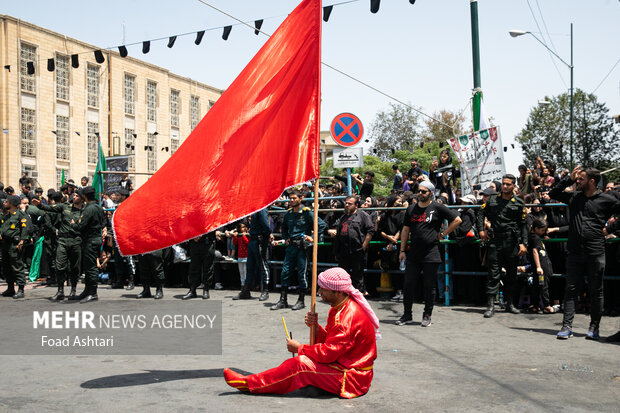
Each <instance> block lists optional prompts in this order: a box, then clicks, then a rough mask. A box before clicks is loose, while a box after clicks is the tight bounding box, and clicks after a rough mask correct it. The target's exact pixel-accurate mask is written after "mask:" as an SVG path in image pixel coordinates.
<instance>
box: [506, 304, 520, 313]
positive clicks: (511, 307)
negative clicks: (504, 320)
mask: <svg viewBox="0 0 620 413" xmlns="http://www.w3.org/2000/svg"><path fill="white" fill-rule="evenodd" d="M506 312H507V313H512V314H521V310H519V309H518V308H517V307H515V306H514V305H512V303H508V304H506Z"/></svg>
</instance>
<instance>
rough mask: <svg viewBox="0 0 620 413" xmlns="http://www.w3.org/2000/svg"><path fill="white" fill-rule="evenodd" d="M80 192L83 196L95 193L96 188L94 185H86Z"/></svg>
mask: <svg viewBox="0 0 620 413" xmlns="http://www.w3.org/2000/svg"><path fill="white" fill-rule="evenodd" d="M78 193H79V194H80V195H82V196H89V195H95V188H93V187H92V186H85V187H84V188H82V189H80V190H79V191H78Z"/></svg>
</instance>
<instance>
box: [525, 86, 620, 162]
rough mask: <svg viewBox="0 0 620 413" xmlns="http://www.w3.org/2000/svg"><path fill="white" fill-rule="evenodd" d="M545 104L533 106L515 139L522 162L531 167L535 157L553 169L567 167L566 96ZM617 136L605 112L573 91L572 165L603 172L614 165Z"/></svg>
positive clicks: (617, 153)
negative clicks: (520, 147)
mask: <svg viewBox="0 0 620 413" xmlns="http://www.w3.org/2000/svg"><path fill="white" fill-rule="evenodd" d="M545 100H546V101H548V102H550V103H549V104H545V105H539V106H536V107H534V108H533V109H532V110H531V112H530V115H529V117H528V119H527V123H526V125H525V127H524V128H523V130H522V131H521V133H519V134H518V135H517V136H516V140H517V141H518V142H519V143H520V144H521V146H522V147H523V154H524V160H525V162H526V163H527V164H528V165H533V164H534V161H535V159H536V157H538V156H541V157H542V158H543V159H544V160H548V161H551V162H553V163H554V164H555V165H556V166H557V167H566V168H568V167H569V164H570V96H569V94H568V93H564V94H561V95H559V96H555V97H552V98H549V97H545ZM619 137H620V136H619V133H618V132H615V131H614V128H613V120H612V119H611V117H610V116H609V109H608V108H607V106H606V105H605V104H604V103H601V102H599V101H598V100H597V98H596V96H595V95H593V94H589V93H585V92H583V91H582V90H580V89H577V91H576V93H575V96H574V135H573V164H574V166H577V165H583V166H592V167H596V168H599V169H604V168H606V167H609V166H613V164H614V163H615V164H616V165H617V164H618V158H619V157H620V145H618V138H619Z"/></svg>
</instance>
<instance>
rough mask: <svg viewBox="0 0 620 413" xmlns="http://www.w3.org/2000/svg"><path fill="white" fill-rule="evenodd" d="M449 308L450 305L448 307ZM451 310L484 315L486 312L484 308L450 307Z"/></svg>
mask: <svg viewBox="0 0 620 413" xmlns="http://www.w3.org/2000/svg"><path fill="white" fill-rule="evenodd" d="M446 308H449V307H446ZM450 311H459V312H461V313H478V314H480V315H482V314H483V313H484V309H483V308H450ZM495 312H500V313H501V312H504V310H497V309H496V310H495Z"/></svg>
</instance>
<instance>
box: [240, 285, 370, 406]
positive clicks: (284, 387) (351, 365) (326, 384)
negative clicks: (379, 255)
mask: <svg viewBox="0 0 620 413" xmlns="http://www.w3.org/2000/svg"><path fill="white" fill-rule="evenodd" d="M349 283H350V281H349ZM316 343H317V344H314V345H309V344H302V345H300V346H299V355H298V356H297V357H293V358H290V359H288V360H286V361H285V362H284V363H282V364H281V365H280V366H278V367H276V368H273V369H271V370H267V371H264V372H262V373H258V374H252V375H251V376H247V377H246V378H245V379H246V380H247V388H248V389H249V391H250V392H252V393H276V394H283V393H288V392H291V391H294V390H297V389H299V388H302V387H305V386H316V387H319V388H321V389H323V390H326V391H328V392H330V393H335V394H338V395H340V396H341V397H344V398H347V399H351V398H353V397H357V396H361V395H363V394H365V393H366V392H368V389H369V388H370V382H371V381H372V376H373V372H372V366H373V362H374V360H375V359H376V358H377V346H376V341H375V328H374V326H373V324H372V322H371V320H370V319H369V317H368V315H367V313H366V312H365V310H364V309H363V308H362V307H361V306H360V305H359V304H358V303H357V302H356V301H355V300H353V299H351V297H348V298H347V299H346V300H345V301H344V302H343V303H341V304H339V305H338V306H335V307H332V308H331V309H330V311H329V316H328V318H327V325H326V327H325V328H323V327H321V326H320V325H318V324H317V337H316ZM229 384H230V383H229ZM244 387H245V386H244ZM240 390H241V389H240Z"/></svg>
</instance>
